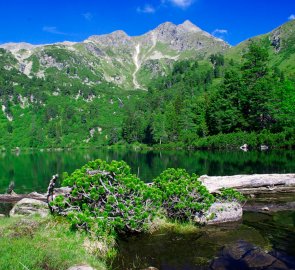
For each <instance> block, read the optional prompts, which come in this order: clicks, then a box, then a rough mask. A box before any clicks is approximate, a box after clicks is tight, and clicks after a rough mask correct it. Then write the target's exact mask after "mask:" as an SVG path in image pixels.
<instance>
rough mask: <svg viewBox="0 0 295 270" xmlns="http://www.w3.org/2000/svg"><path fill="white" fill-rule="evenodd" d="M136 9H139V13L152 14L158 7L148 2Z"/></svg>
mask: <svg viewBox="0 0 295 270" xmlns="http://www.w3.org/2000/svg"><path fill="white" fill-rule="evenodd" d="M136 10H137V12H138V13H149V14H151V13H155V12H156V9H155V8H154V7H153V6H151V5H148V4H146V5H145V6H144V7H138V8H137V9H136Z"/></svg>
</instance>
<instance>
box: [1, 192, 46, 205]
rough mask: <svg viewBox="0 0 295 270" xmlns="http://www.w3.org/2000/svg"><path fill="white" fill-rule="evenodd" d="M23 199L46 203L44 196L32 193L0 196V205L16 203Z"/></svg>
mask: <svg viewBox="0 0 295 270" xmlns="http://www.w3.org/2000/svg"><path fill="white" fill-rule="evenodd" d="M24 198H27V199H35V200H39V201H43V202H46V201H47V198H46V196H45V195H44V194H40V193H37V192H32V193H29V194H15V193H14V194H0V202H1V203H16V202H18V201H20V200H22V199H24Z"/></svg>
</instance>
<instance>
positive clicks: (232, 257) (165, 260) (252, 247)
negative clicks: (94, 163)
mask: <svg viewBox="0 0 295 270" xmlns="http://www.w3.org/2000/svg"><path fill="white" fill-rule="evenodd" d="M97 158H100V159H105V160H107V161H111V160H113V159H114V160H124V161H126V162H127V163H128V164H129V165H130V166H131V168H132V171H133V173H134V174H137V175H139V177H140V178H141V179H142V180H144V181H145V182H151V181H152V180H153V179H154V178H155V177H156V176H158V175H159V174H160V173H161V172H162V171H163V170H165V169H167V168H170V167H175V168H177V167H179V168H185V169H187V170H188V171H189V172H190V173H196V174H198V175H203V174H208V175H216V176H217V175H234V174H253V173H295V151H267V152H258V151H249V152H242V151H195V152H190V151H161V152H160V151H150V152H136V151H128V150H106V149H93V150H75V151H63V152H29V153H22V152H21V153H20V154H18V155H16V154H15V153H8V152H7V153H0V193H4V192H5V190H6V189H7V187H8V185H9V183H10V181H14V182H15V191H16V192H17V193H28V192H32V191H37V192H45V191H46V188H47V186H48V182H49V180H50V178H51V176H52V175H53V174H56V173H58V174H61V173H62V172H64V171H66V172H69V173H71V172H73V171H74V170H75V169H76V168H79V167H81V166H82V165H84V164H85V163H86V162H87V161H89V160H93V159H97ZM292 196H293V195H292V194H291V201H295V198H294V200H292ZM288 201H290V196H289V199H288ZM10 208H11V205H9V204H0V212H4V213H8V212H9V209H10ZM117 248H118V250H119V252H118V256H117V257H116V259H115V260H114V261H113V262H110V269H124V270H126V269H147V267H150V266H153V267H156V268H157V269H159V270H160V269H161V270H178V269H179V270H194V269H195V270H203V269H211V270H215V269H220V270H223V269H227V270H231V269H234V270H235V269H239V270H243V269H268V270H271V269H273V270H274V269H276V270H279V269H280V270H284V269H295V211H294V210H291V211H282V212H277V213H254V212H245V213H244V216H243V220H242V221H241V222H238V223H233V224H227V225H223V226H217V227H214V226H209V227H204V228H201V229H200V231H199V232H197V233H194V234H176V233H168V232H161V231H160V232H156V233H154V234H152V235H141V236H136V237H131V238H130V237H129V238H126V239H120V240H119V241H118V243H117ZM239 253H240V254H239ZM241 254H242V255H241ZM240 255H241V256H240ZM239 256H240V257H239ZM270 258H272V259H270ZM273 258H276V261H273ZM261 265H264V266H261ZM250 266H251V267H250Z"/></svg>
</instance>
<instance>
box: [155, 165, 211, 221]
mask: <svg viewBox="0 0 295 270" xmlns="http://www.w3.org/2000/svg"><path fill="white" fill-rule="evenodd" d="M154 185H155V187H157V188H159V190H160V191H161V195H162V199H163V203H162V206H163V207H164V208H165V210H166V212H167V216H168V217H169V218H171V219H177V220H181V221H190V220H193V218H194V217H195V215H196V214H197V213H200V212H204V211H206V210H207V209H208V208H209V207H210V206H211V205H212V204H213V202H214V201H215V198H214V196H213V195H212V194H210V193H209V191H208V189H207V188H206V187H205V186H204V185H203V184H202V183H201V182H200V181H199V180H198V176H197V175H195V174H192V175H189V174H188V173H187V172H186V170H184V169H167V170H165V171H164V172H163V173H161V174H160V176H159V177H157V178H156V179H155V180H154Z"/></svg>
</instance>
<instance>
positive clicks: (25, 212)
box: [9, 198, 49, 217]
mask: <svg viewBox="0 0 295 270" xmlns="http://www.w3.org/2000/svg"><path fill="white" fill-rule="evenodd" d="M9 215H10V216H11V217H15V216H30V215H39V216H41V217H46V216H48V215H49V209H48V206H47V203H45V202H42V201H38V200H35V199H28V198H24V199H22V200H20V201H19V202H17V203H16V204H15V205H14V207H13V208H12V209H11V211H10V213H9Z"/></svg>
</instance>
